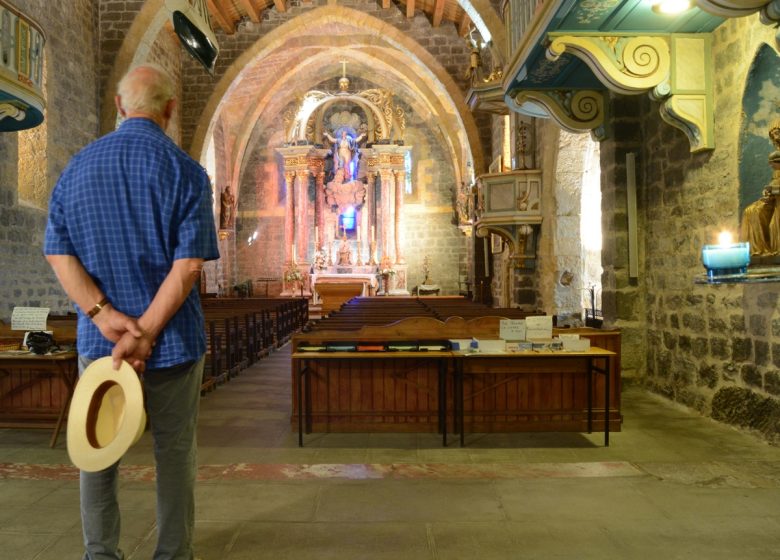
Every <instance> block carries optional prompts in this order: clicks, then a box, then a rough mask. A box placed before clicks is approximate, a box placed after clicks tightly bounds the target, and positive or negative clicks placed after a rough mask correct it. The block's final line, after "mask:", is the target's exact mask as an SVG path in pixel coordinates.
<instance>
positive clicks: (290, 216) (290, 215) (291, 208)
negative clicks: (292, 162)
mask: <svg viewBox="0 0 780 560" xmlns="http://www.w3.org/2000/svg"><path fill="white" fill-rule="evenodd" d="M294 180H295V172H294V171H286V172H285V173H284V181H285V188H286V189H287V194H286V195H285V199H284V262H285V264H286V265H289V264H290V263H292V262H293V238H294V233H295V229H294V228H295V223H294V218H295V204H294V202H293V195H294V193H295V188H294V187H295V184H294Z"/></svg>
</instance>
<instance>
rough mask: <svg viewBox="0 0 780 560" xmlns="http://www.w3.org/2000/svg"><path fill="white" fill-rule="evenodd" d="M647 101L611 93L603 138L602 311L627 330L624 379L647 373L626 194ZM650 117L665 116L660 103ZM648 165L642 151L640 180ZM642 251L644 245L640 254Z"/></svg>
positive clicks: (641, 224) (640, 285) (640, 284)
mask: <svg viewBox="0 0 780 560" xmlns="http://www.w3.org/2000/svg"><path fill="white" fill-rule="evenodd" d="M642 100H643V98H642V97H638V96H637V97H620V96H611V97H610V100H609V110H608V111H609V115H610V116H611V117H612V120H611V134H610V136H609V138H608V139H607V140H605V141H603V142H602V143H601V231H602V239H603V247H602V253H601V265H602V267H603V273H602V276H601V285H602V310H603V314H604V326H605V327H618V328H620V329H621V330H622V333H623V335H622V348H621V366H622V370H623V377H624V378H626V377H628V378H631V377H636V376H638V375H642V374H643V373H644V368H645V358H646V352H647V346H646V342H645V337H646V334H647V333H646V330H645V328H644V322H643V321H644V317H645V314H644V312H643V306H644V300H643V299H642V297H641V296H642V294H643V293H644V283H645V275H644V274H642V273H640V275H639V278H638V279H631V278H629V270H628V211H627V204H628V202H627V196H626V188H627V175H626V154H628V153H635V154H637V153H639V152H640V150H641V146H642V142H643V140H642V135H641V125H642V122H641V117H640V107H639V105H640V104H641V102H642ZM648 118H651V119H656V118H658V119H660V117H658V113H657V108H656V109H655V113H652V112H651V113H650V114H649V115H648ZM663 126H668V125H663ZM680 134H682V133H680ZM686 150H687V148H686ZM646 167H647V162H646V161H645V160H644V159H643V158H642V157H641V156H640V157H637V163H636V168H637V171H636V174H637V177H638V178H640V179H638V180H637V182H638V183H641V182H642V179H641V177H642V173H643V169H645V168H646ZM638 188H639V187H638ZM637 196H638V197H639V196H640V195H639V194H638V195H637ZM641 202H642V201H640V202H639V204H641ZM643 211H644V208H640V210H639V213H640V216H638V231H640V232H644V231H645V220H644V219H643V216H644V214H643ZM641 256H642V250H641V247H640V259H641ZM640 262H641V261H640Z"/></svg>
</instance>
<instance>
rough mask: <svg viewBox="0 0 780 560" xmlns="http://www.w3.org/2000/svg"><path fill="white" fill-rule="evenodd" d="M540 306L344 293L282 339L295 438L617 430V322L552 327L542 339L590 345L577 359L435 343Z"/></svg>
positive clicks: (493, 331)
mask: <svg viewBox="0 0 780 560" xmlns="http://www.w3.org/2000/svg"><path fill="white" fill-rule="evenodd" d="M541 314H543V313H529V312H528V311H523V310H521V309H516V308H512V309H505V308H492V307H488V306H486V305H483V304H480V303H475V302H472V301H470V300H468V299H466V298H463V297H450V296H421V297H397V296H388V297H369V298H365V297H355V298H353V299H351V300H349V301H347V302H346V303H344V304H343V305H342V306H341V307H340V308H339V310H338V311H335V312H332V313H331V314H330V315H329V316H328V317H326V318H323V319H322V320H318V321H312V322H310V323H309V325H308V326H307V328H306V329H305V330H304V331H303V332H301V333H299V334H296V335H295V336H293V338H292V372H291V373H292V380H291V381H292V395H291V398H292V402H293V414H292V416H291V424H292V425H293V426H296V427H298V428H299V430H300V431H299V444H301V445H302V444H303V434H304V433H310V432H434V433H435V432H437V431H438V432H440V433H442V434H443V440H444V441H445V442H446V433H447V432H450V433H452V432H453V430H457V431H459V432H460V433H461V435H462V434H463V432H464V431H465V432H483V433H484V432H515V431H572V432H582V431H590V427H591V423H592V424H593V429H595V430H605V429H606V426H609V430H610V431H619V430H620V429H621V420H622V416H621V412H620V407H621V399H620V393H621V381H620V368H621V365H620V337H621V335H620V331H618V330H608V329H593V328H554V330H553V336H556V335H558V334H563V333H566V334H577V335H579V336H581V337H584V338H588V339H590V341H591V346H592V347H593V348H594V350H593V351H592V352H591V351H587V352H583V353H580V354H576V355H575V354H574V353H565V352H562V351H561V352H530V351H529V352H523V353H506V354H498V355H489V354H488V355H483V356H479V355H474V356H467V355H464V354H459V353H457V352H451V351H441V350H436V349H435V346H436V343H442V342H444V343H445V346H446V343H447V341H448V340H449V339H471V338H480V339H488V340H489V339H496V338H498V337H499V333H500V322H501V319H502V318H509V319H523V318H526V317H528V316H530V315H541ZM415 343H420V345H419V347H417V348H415ZM423 343H424V344H423ZM423 346H424V350H423V349H422V347H423ZM407 347H408V349H407ZM605 351H606V353H607V354H608V356H609V357H605V356H604V352H605ZM594 356H596V357H594ZM593 367H596V368H601V369H597V370H594V369H593ZM594 371H595V372H596V373H594ZM607 379H608V380H609V381H607ZM607 394H608V395H609V397H608V398H607V396H606V395H607ZM591 408H592V409H593V411H594V412H593V416H591V412H590V410H591ZM461 441H462V439H461ZM606 442H607V437H606V436H605V443H606Z"/></svg>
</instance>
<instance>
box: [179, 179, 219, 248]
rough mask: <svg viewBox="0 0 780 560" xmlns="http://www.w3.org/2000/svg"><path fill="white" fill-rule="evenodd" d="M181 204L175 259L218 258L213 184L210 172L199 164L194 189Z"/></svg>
mask: <svg viewBox="0 0 780 560" xmlns="http://www.w3.org/2000/svg"><path fill="white" fill-rule="evenodd" d="M187 193H188V194H187V195H186V196H187V200H185V201H184V203H183V204H182V205H181V208H182V217H181V220H180V222H179V230H178V232H177V235H178V243H177V244H176V249H175V251H174V255H173V258H174V259H194V258H200V259H204V260H207V261H208V260H215V259H218V258H219V248H218V245H217V236H216V230H215V227H214V214H213V211H212V208H211V188H210V187H209V179H208V175H206V172H205V171H204V170H203V169H202V168H199V169H198V171H197V172H196V173H195V174H194V175H193V178H192V189H189V190H188V191H187Z"/></svg>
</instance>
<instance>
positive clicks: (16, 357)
mask: <svg viewBox="0 0 780 560" xmlns="http://www.w3.org/2000/svg"><path fill="white" fill-rule="evenodd" d="M47 379H48V380H49V381H48V383H47ZM55 379H59V380H61V381H62V382H63V383H64V385H65V395H64V398H61V397H60V400H61V403H60V406H59V411H58V412H57V413H51V412H49V410H50V409H47V408H42V407H41V403H40V402H39V403H36V402H32V401H33V400H34V397H33V395H35V396H37V397H38V398H39V399H40V397H41V394H43V393H47V396H48V397H49V398H51V397H52V391H53V390H54V391H56V386H55V385H54V384H53V381H54V380H55ZM77 380H78V354H77V353H76V352H75V351H67V352H56V353H53V354H45V355H38V354H33V353H29V352H24V353H20V352H18V351H12V352H0V382H1V385H0V387H2V394H0V399H1V400H0V403H3V404H1V405H0V427H4V428H10V427H13V428H41V427H46V428H48V427H49V426H52V427H53V431H52V436H51V441H50V443H49V445H50V447H54V446H55V445H56V444H57V437H58V436H59V433H60V429H61V428H62V423H63V421H64V420H65V416H66V415H67V412H68V406H70V400H71V397H72V396H73V390H74V388H75V387H76V381H77ZM14 400H18V401H20V404H21V405H22V406H12V402H11V401H14ZM28 400H29V401H30V402H26V401H28ZM52 400H55V399H52Z"/></svg>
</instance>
